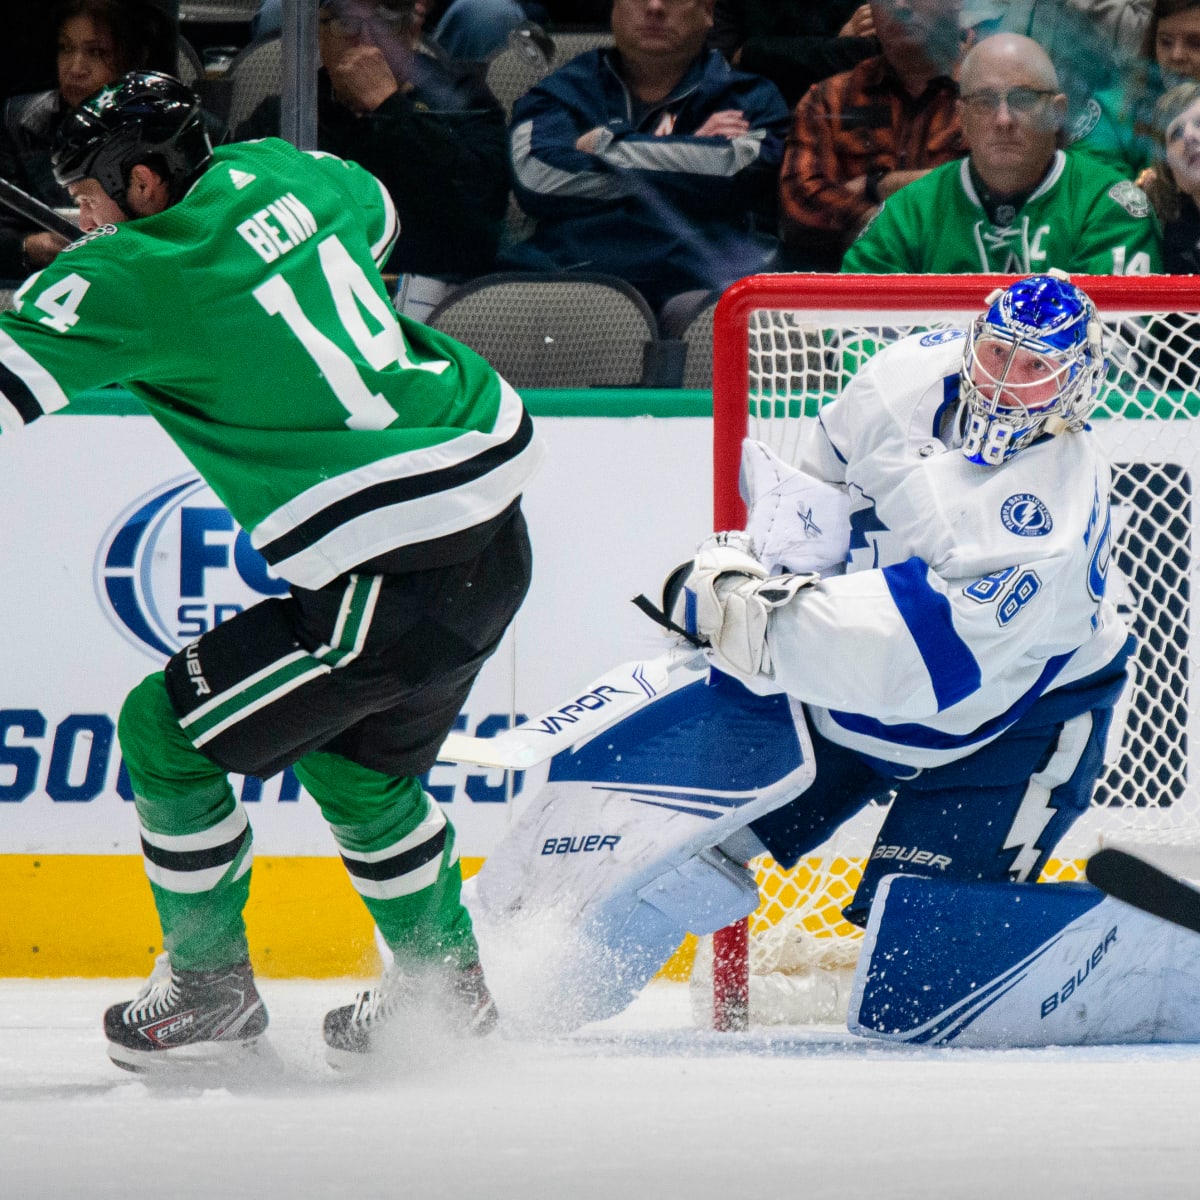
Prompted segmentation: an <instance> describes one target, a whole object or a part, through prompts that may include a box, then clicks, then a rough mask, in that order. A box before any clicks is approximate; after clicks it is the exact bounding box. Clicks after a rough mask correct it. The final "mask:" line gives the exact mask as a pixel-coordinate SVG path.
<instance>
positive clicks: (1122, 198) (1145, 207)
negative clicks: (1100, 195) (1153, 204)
mask: <svg viewBox="0 0 1200 1200" xmlns="http://www.w3.org/2000/svg"><path fill="white" fill-rule="evenodd" d="M1108 195H1109V197H1110V198H1111V199H1113V200H1115V201H1116V202H1117V203H1118V204H1119V205H1120V206H1121V207H1122V208H1123V209H1124V210H1125V211H1126V212H1127V213H1128V214H1129V215H1130V216H1131V217H1148V216H1149V215H1150V201H1149V199H1148V198H1147V196H1146V193H1145V192H1143V191H1142V189H1141V188H1140V187H1138V185H1137V184H1136V183H1134V182H1133V181H1132V180H1130V179H1122V180H1120V182H1118V183H1114V184H1113V185H1112V187H1110V188H1109V189H1108Z"/></svg>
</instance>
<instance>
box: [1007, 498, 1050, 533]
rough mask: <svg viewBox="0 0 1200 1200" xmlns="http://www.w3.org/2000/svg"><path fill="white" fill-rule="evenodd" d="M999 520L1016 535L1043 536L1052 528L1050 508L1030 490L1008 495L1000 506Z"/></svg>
mask: <svg viewBox="0 0 1200 1200" xmlns="http://www.w3.org/2000/svg"><path fill="white" fill-rule="evenodd" d="M1000 520H1001V521H1002V522H1003V524H1004V528H1005V529H1007V530H1008V532H1009V533H1015V534H1016V535H1017V536H1018V537H1045V536H1046V534H1048V533H1049V532H1050V530H1051V529H1053V528H1054V522H1053V520H1051V518H1050V510H1049V509H1048V508H1047V507H1046V506H1045V504H1043V503H1042V501H1041V500H1039V499H1038V498H1037V497H1036V496H1035V495H1033V494H1032V493H1030V492H1018V493H1017V494H1016V495H1015V496H1009V498H1008V499H1007V500H1005V502H1004V503H1003V504H1002V505H1001V506H1000Z"/></svg>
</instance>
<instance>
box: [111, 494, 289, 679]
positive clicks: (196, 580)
mask: <svg viewBox="0 0 1200 1200" xmlns="http://www.w3.org/2000/svg"><path fill="white" fill-rule="evenodd" d="M95 586H96V596H97V598H98V599H99V600H100V605H101V607H102V608H103V609H104V611H105V613H106V615H107V616H108V617H109V619H110V620H111V621H112V623H113V625H114V626H115V628H116V629H117V631H118V632H119V633H120V634H121V636H122V637H124V638H125V639H126V641H128V642H130V643H131V644H133V645H134V646H136V647H137V648H138V649H139V650H141V651H143V652H144V653H146V654H149V655H150V656H151V657H153V658H155V659H158V660H161V659H163V658H169V657H170V656H171V655H172V654H174V653H175V652H176V651H177V650H180V649H182V648H183V646H185V645H186V644H187V643H188V642H191V641H193V640H194V639H196V638H198V637H199V636H200V635H201V634H202V633H205V632H207V631H208V630H209V629H212V628H213V627H214V626H216V625H219V624H220V623H221V622H222V621H226V620H228V619H229V618H230V617H232V616H236V615H237V614H238V613H240V612H241V611H242V610H243V609H245V608H249V607H250V606H251V605H252V604H257V603H258V601H260V600H262V599H263V598H264V597H266V596H281V595H283V594H284V593H285V592H286V591H287V584H286V583H285V582H284V581H283V580H280V579H277V578H275V576H273V575H272V574H271V573H270V571H269V569H268V567H267V563H266V560H265V559H264V558H263V556H262V555H261V554H259V552H258V551H257V550H255V549H254V547H253V546H252V545H251V544H250V538H249V535H248V534H247V533H246V532H245V530H242V529H239V528H238V527H237V526H236V525H235V524H234V521H233V517H231V516H230V515H229V512H228V510H227V509H226V508H225V507H224V505H223V504H222V503H221V502H220V500H218V499H217V497H216V495H215V494H214V493H213V491H212V490H211V489H210V488H209V486H208V485H207V484H206V483H205V482H204V481H203V480H202V479H199V478H197V477H196V476H194V475H190V476H186V477H184V478H182V479H176V480H172V481H171V482H169V483H165V484H161V485H159V486H158V487H157V488H155V489H154V490H153V491H151V492H148V493H147V494H145V495H143V496H142V497H140V498H139V499H138V500H135V501H134V502H133V504H131V505H130V506H129V508H127V509H126V510H125V511H124V512H123V513H122V514H121V515H120V516H119V517H118V518H117V520H116V521H115V522H114V523H113V524H112V526H111V527H110V528H109V530H108V532H107V533H106V534H105V535H104V539H103V541H102V542H101V543H100V548H99V550H98V551H97V554H96V563H95Z"/></svg>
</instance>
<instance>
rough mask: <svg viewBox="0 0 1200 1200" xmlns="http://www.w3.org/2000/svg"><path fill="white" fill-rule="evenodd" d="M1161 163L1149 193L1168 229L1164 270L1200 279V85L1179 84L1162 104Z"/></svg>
mask: <svg viewBox="0 0 1200 1200" xmlns="http://www.w3.org/2000/svg"><path fill="white" fill-rule="evenodd" d="M1155 118H1156V120H1155V128H1156V130H1157V131H1158V135H1159V143H1158V145H1159V156H1160V162H1159V164H1158V166H1157V168H1156V170H1155V172H1154V175H1153V177H1152V178H1151V180H1150V181H1149V182H1148V183H1147V192H1148V194H1149V196H1150V199H1151V201H1152V202H1153V204H1154V208H1155V211H1156V212H1157V213H1158V216H1159V219H1160V220H1161V221H1162V226H1163V270H1164V271H1166V272H1167V273H1168V274H1171V275H1197V274H1200V83H1196V82H1193V81H1189V82H1187V83H1181V84H1177V85H1176V86H1175V87H1173V88H1172V89H1171V90H1170V91H1169V92H1167V94H1166V95H1165V96H1163V98H1162V99H1161V100H1160V101H1159V102H1158V107H1157V108H1156V109H1155Z"/></svg>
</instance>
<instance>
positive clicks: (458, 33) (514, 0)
mask: <svg viewBox="0 0 1200 1200" xmlns="http://www.w3.org/2000/svg"><path fill="white" fill-rule="evenodd" d="M404 7H405V8H407V9H409V10H411V11H412V12H413V13H414V14H417V13H418V12H419V14H420V17H421V19H422V21H423V22H424V26H425V28H426V30H427V33H426V35H425V36H426V38H427V39H428V40H429V41H431V42H434V43H436V45H437V46H438V47H439V48H441V49H442V50H444V51H445V52H446V53H447V54H448V55H449V56H450V57H451V58H457V59H462V60H464V61H467V62H479V61H482V60H483V59H486V58H489V57H490V56H491V55H493V54H495V53H496V52H497V51H498V50H500V49H502V48H503V46H504V43H505V40H506V39H507V38H508V35H509V34H510V33H511V32H512V30H514V29H516V27H517V26H518V25H520V24H521V22H522V21H526V20H537V19H539V18H541V17H542V16H543V10H542V9H541V6H540V5H539V4H536V3H533V0H407V3H406V4H405V5H404ZM282 22H283V4H282V0H263V2H262V4H261V5H260V6H259V9H258V12H257V13H255V15H254V19H253V20H252V21H251V23H250V33H251V37H252V38H253V39H254V40H255V41H265V40H266V39H267V38H273V37H278V36H279V33H280V30H281V28H282Z"/></svg>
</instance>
